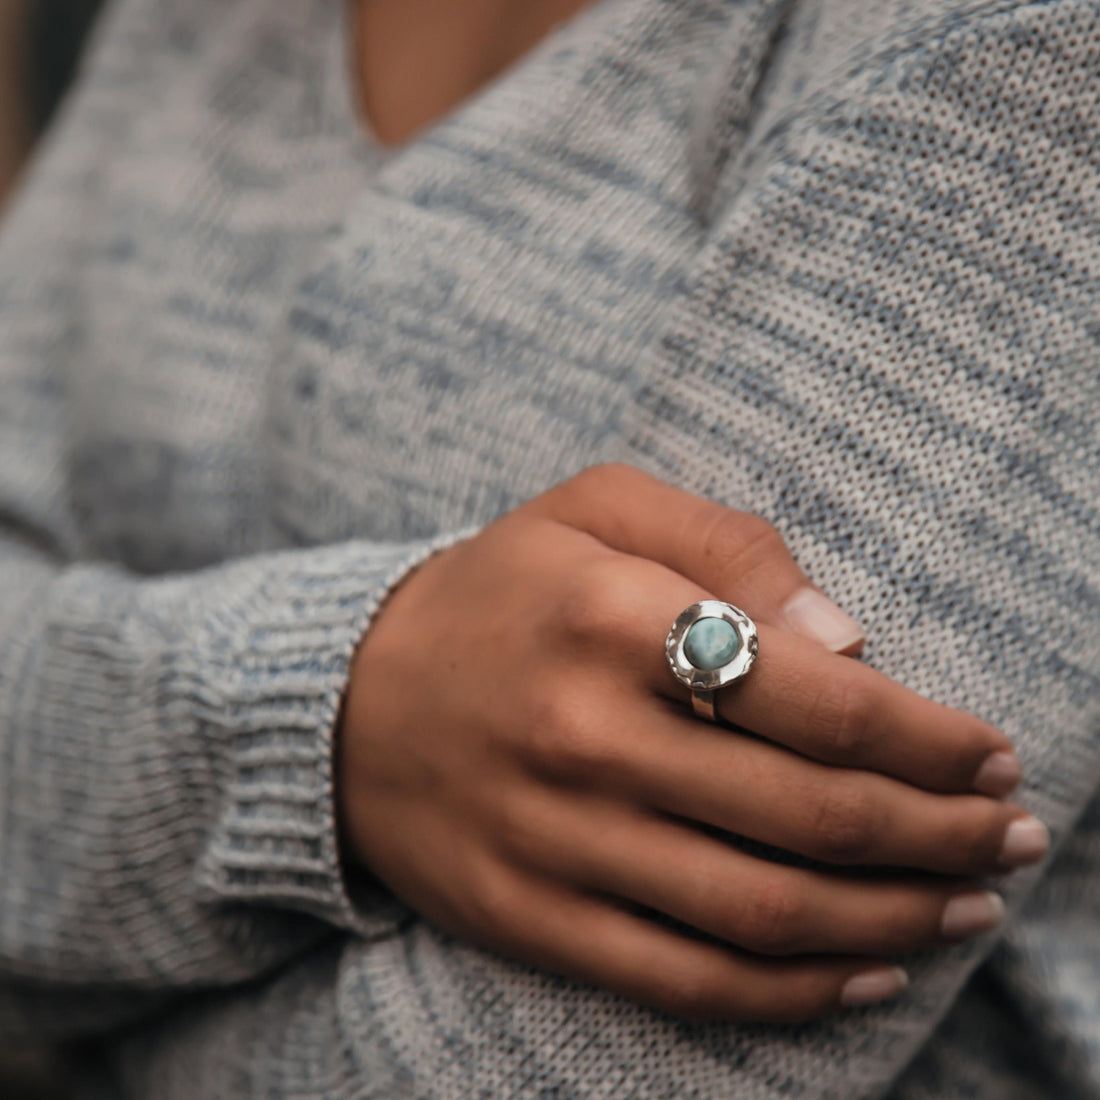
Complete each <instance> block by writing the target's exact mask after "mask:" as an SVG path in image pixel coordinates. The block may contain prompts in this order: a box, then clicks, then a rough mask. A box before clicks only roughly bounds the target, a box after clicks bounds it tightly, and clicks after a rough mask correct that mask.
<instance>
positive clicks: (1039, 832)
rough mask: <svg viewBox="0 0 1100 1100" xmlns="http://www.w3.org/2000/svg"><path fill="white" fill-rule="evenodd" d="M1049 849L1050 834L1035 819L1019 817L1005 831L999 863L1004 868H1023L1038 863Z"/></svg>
mask: <svg viewBox="0 0 1100 1100" xmlns="http://www.w3.org/2000/svg"><path fill="white" fill-rule="evenodd" d="M1049 848H1050V832H1049V830H1048V829H1047V827H1046V826H1045V825H1044V824H1043V823H1042V822H1041V821H1040V820H1039V819H1038V818H1035V817H1021V818H1018V819H1017V820H1016V821H1014V822H1012V824H1011V825H1009V827H1008V828H1007V829H1006V830H1005V842H1004V847H1003V848H1001V863H1002V864H1003V865H1004V866H1006V867H1025V866H1027V864H1029V863H1038V862H1039V860H1041V859H1042V858H1043V856H1045V855H1046V854H1047V849H1049Z"/></svg>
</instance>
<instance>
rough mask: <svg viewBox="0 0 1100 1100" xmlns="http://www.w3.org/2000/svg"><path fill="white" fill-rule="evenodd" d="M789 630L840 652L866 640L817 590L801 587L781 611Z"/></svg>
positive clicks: (848, 618) (851, 621) (847, 616)
mask: <svg viewBox="0 0 1100 1100" xmlns="http://www.w3.org/2000/svg"><path fill="white" fill-rule="evenodd" d="M783 617H784V618H785V619H786V620H787V623H788V625H789V626H790V628H791V629H792V630H793V631H795V633H797V634H801V635H802V636H803V637H805V638H810V639H812V640H813V641H815V642H820V643H821V644H822V645H823V646H824V647H825V648H826V649H831V650H832V651H833V652H834V653H839V652H840V651H841V650H842V649H847V648H848V647H849V646H852V645H855V644H856V642H862V641H864V639H865V638H866V637H867V635H866V634H864V632H863V628H862V627H861V626H860V625H859V623H857V622H856V621H855V619H853V618H851V616H849V615H845V614H844V612H843V611H841V610H840V608H839V607H837V605H836V604H835V603H833V602H832V600H829V599H827V598H826V597H825V596H823V595H822V594H821V593H820V592H818V591H817V589H816V588H808V587H807V588H800V589H799V590H798V591H797V592H796V593H795V594H794V595H793V596H792V597H791V598H790V599H789V600H788V601H787V603H786V605H785V606H784V608H783Z"/></svg>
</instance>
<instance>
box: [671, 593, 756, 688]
mask: <svg viewBox="0 0 1100 1100" xmlns="http://www.w3.org/2000/svg"><path fill="white" fill-rule="evenodd" d="M700 619H724V620H725V621H726V622H727V623H729V624H730V626H732V627H733V629H734V630H735V631H736V632H737V637H738V641H739V642H740V645H739V646H738V648H737V652H736V653H735V654H734V657H733V660H732V661H730V662H729V663H728V664H724V665H722V666H721V667H720V668H713V669H702V668H696V667H695V666H694V665H693V664H692V663H691V662H690V661H689V660H688V659H687V657H686V656H685V655H684V642H685V640H686V639H687V633H688V631H689V630H690V629H691V628H692V626H694V625H695V623H697V622H698V621H699V620H700ZM759 644H760V643H759V639H758V637H757V633H756V623H754V622H753V621H752V619H750V618H749V617H748V615H746V614H745V612H744V611H742V610H741V608H739V607H734V606H733V604H731V603H724V602H723V601H721V600H700V601H699V602H698V603H693V604H692V605H691V606H690V607H685V608H684V610H683V611H681V612H680V614H679V615H678V616H677V617H676V622H674V623H673V624H672V629H671V630H670V631H669V632H668V638H667V639H666V640H665V655H666V656H667V657H668V667H669V668H670V669H671V670H672V675H673V676H675V677H676V679H677V680H679V681H680V683H681V684H683V685H684V687H687V688H691V689H692V690H693V691H717V690H718V689H719V688H724V687H728V686H729V685H730V684H732V683H734V682H735V681H737V680H740V679H741V677H742V676H744V675H745V674H746V673H747V672H748V671H749V669H750V668H752V663H753V661H755V660H756V654H757V651H758V649H759Z"/></svg>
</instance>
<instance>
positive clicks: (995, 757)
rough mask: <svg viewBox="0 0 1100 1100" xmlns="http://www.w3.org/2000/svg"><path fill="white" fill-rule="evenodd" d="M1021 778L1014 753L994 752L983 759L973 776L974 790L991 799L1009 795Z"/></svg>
mask: <svg viewBox="0 0 1100 1100" xmlns="http://www.w3.org/2000/svg"><path fill="white" fill-rule="evenodd" d="M1022 778H1023V771H1022V770H1021V768H1020V761H1019V760H1018V759H1017V757H1016V754H1015V753H1014V752H1005V751H1003V750H1002V751H1001V752H994V753H990V755H989V756H987V757H986V758H985V760H984V761H983V763H982V766H981V767H980V768H979V769H978V774H977V775H976V776H974V790H976V791H977V792H978V794H988V795H990V796H991V797H992V798H1004V796H1005V795H1007V794H1011V793H1012V792H1013V791H1014V790H1015V789H1016V788H1017V787H1018V786H1019V785H1020V780H1021V779H1022Z"/></svg>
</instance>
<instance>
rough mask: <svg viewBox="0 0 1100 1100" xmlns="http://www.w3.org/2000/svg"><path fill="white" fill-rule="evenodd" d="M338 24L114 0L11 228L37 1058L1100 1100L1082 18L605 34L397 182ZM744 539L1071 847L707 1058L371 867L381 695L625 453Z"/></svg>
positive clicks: (9, 430) (501, 98)
mask: <svg viewBox="0 0 1100 1100" xmlns="http://www.w3.org/2000/svg"><path fill="white" fill-rule="evenodd" d="M344 20H345V11H344V5H343V0H117V3H116V4H115V5H114V6H113V8H112V9H111V10H110V12H109V16H108V18H107V20H106V21H105V24H104V25H103V27H102V29H101V33H100V34H99V36H98V40H97V42H96V44H95V48H94V50H93V53H92V58H91V61H90V63H89V67H88V71H87V72H86V74H85V78H84V80H83V82H82V84H81V87H80V90H79V92H78V94H77V95H76V96H75V98H74V99H73V101H72V102H70V104H69V105H68V108H67V110H66V112H65V116H64V118H63V119H62V121H61V122H60V124H59V126H58V127H57V128H56V129H55V130H54V132H53V134H52V136H51V138H50V140H49V142H48V145H47V148H46V149H45V151H44V153H43V154H42V156H41V157H40V160H39V162H38V164H37V165H36V167H35V170H34V172H33V173H32V174H31V176H30V178H29V181H28V183H27V185H26V187H25V190H24V192H23V194H22V197H21V199H20V201H19V202H18V204H17V206H16V207H15V208H14V210H13V212H12V214H11V216H10V218H9V220H8V222H7V224H6V225H5V227H4V231H3V235H2V237H0V1037H3V1038H7V1039H9V1040H10V1039H14V1040H17V1041H18V1040H19V1039H21V1038H23V1037H31V1038H41V1037H44V1036H45V1037H56V1038H60V1039H68V1038H79V1037H83V1036H93V1037H95V1038H96V1043H97V1046H98V1047H99V1048H100V1049H101V1050H103V1051H105V1052H106V1053H107V1056H108V1058H109V1061H110V1064H111V1068H112V1070H113V1073H114V1081H113V1083H112V1085H111V1087H112V1089H113V1090H114V1092H116V1093H121V1094H123V1095H132V1096H135V1097H146V1096H148V1097H157V1098H159V1100H172V1098H176V1097H179V1098H181V1100H182V1098H187V1100H194V1098H200V1097H226V1098H230V1097H233V1098H237V1097H246V1096H270V1097H286V1096H295V1097H340V1098H352V1097H355V1098H361V1100H365V1098H368V1097H371V1098H377V1100H396V1098H405V1097H410V1098H412V1097H415V1098H423V1100H429V1098H430V1100H472V1098H474V1097H483V1098H492V1100H510V1098H516V1100H519V1098H524V1100H526V1098H535V1097H540V1098H559V1100H565V1098H570V1100H597V1098H604V1097H607V1098H615V1100H626V1098H632V1100H656V1098H658V1097H660V1098H663V1100H688V1098H691V1100H712V1098H713V1100H720V1098H721V1100H729V1098H736V1100H778V1098H780V1097H784V1098H790V1097H794V1098H798V1100H804V1098H826V1097H828V1098H834V1100H861V1098H870V1097H880V1096H883V1095H886V1094H888V1093H889V1094H890V1095H891V1096H893V1097H895V1098H896V1100H918V1098H923V1097H928V1098H931V1097H940V1098H942V1097H962V1096H966V1097H977V1098H980V1100H993V1098H996V1100H1005V1098H1009V1100H1012V1098H1017V1097H1019V1098H1023V1097H1053V1096H1057V1097H1059V1098H1073V1097H1086V1096H1091V1097H1097V1096H1100V951H1097V950H1096V948H1095V946H1094V945H1095V942H1096V937H1097V934H1098V932H1100V804H1097V803H1093V807H1092V809H1091V810H1090V808H1089V806H1090V801H1091V800H1092V798H1093V795H1094V793H1095V792H1096V791H1097V789H1098V787H1100V736H1098V734H1100V369H1098V365H1097V356H1098V345H1100V186H1098V183H1100V152H1098V150H1100V3H1098V2H1097V0H1050V2H1043V3H1034V4H1021V3H1001V2H999V0H796V2H792V3H787V4H778V3H775V2H774V0H604V2H602V3H599V4H597V5H596V6H594V7H593V8H591V9H590V10H589V11H587V12H586V13H585V14H583V15H582V16H581V17H580V18H578V19H576V20H575V21H573V22H572V23H571V24H570V25H569V26H567V27H565V28H563V29H562V30H560V31H559V32H557V33H556V34H555V35H553V36H552V37H551V38H550V39H548V40H547V41H546V42H545V43H544V44H543V45H542V46H541V47H540V48H539V49H538V50H537V51H536V53H535V54H533V55H532V56H530V57H529V58H527V59H525V60H524V61H523V62H522V63H521V64H520V65H519V66H517V67H516V68H515V69H514V70H513V71H512V72H510V73H509V74H507V75H506V76H505V77H504V78H503V79H502V80H500V81H498V82H497V83H496V84H494V85H493V86H492V87H490V88H489V89H487V90H486V91H485V92H484V93H483V94H481V95H480V96H478V97H477V98H476V99H475V100H473V101H472V102H470V103H469V104H467V105H465V106H463V107H462V108H461V109H460V110H458V111H457V112H456V113H455V114H454V115H453V116H452V117H451V118H449V119H448V120H446V121H444V122H443V123H442V124H440V125H438V126H436V127H435V128H434V129H432V130H431V131H430V132H428V133H427V134H425V135H424V136H422V137H420V138H418V139H417V140H415V141H413V142H411V143H410V144H409V145H407V146H406V147H404V148H403V149H401V150H400V151H398V152H396V153H393V154H389V155H384V154H383V153H382V152H381V151H380V150H379V149H378V148H377V147H376V145H375V144H374V143H373V142H372V141H371V139H370V136H369V135H368V134H367V133H366V132H365V130H364V128H363V125H362V123H361V122H360V121H359V120H358V119H357V117H356V115H355V113H354V111H353V108H352V103H353V100H354V97H353V94H352V90H351V88H350V87H349V83H350V82H349V80H348V75H347V72H348V63H347V49H346V38H347V35H346V28H345V25H344ZM612 458H614V459H624V460H627V461H632V462H634V463H636V464H638V465H641V466H643V467H645V468H647V469H649V470H650V471H652V472H654V473H656V474H658V475H659V476H662V477H664V478H666V479H668V480H670V481H672V482H674V483H676V484H678V485H680V486H683V487H684V488H687V489H690V490H694V491H697V492H702V493H706V494H708V495H710V496H712V497H713V498H715V499H717V500H720V501H724V502H727V503H729V504H732V505H734V506H737V507H741V508H746V509H750V510H753V511H756V512H759V513H762V514H764V515H766V516H767V517H769V518H770V519H771V520H773V521H774V522H775V523H776V524H777V525H778V526H779V527H780V529H781V530H782V531H783V533H784V535H785V537H786V538H787V540H788V542H789V544H790V545H791V547H792V549H793V551H794V553H795V555H796V557H797V558H798V560H799V561H800V563H801V564H802V565H803V566H804V567H805V568H806V570H807V572H808V573H809V574H810V576H812V577H813V578H814V579H815V580H816V581H817V582H818V583H819V584H821V585H822V587H823V588H824V589H825V590H826V591H827V592H828V593H829V594H830V595H831V596H832V597H833V598H834V599H835V600H836V601H837V602H839V603H840V604H841V605H842V606H844V607H845V608H846V610H848V611H849V612H850V613H851V614H853V615H854V616H855V617H856V618H858V619H859V620H860V622H861V623H862V624H863V625H864V626H865V627H866V628H867V630H868V633H869V639H870V640H869V645H868V648H867V652H866V654H865V659H866V660H867V661H869V662H870V663H871V664H873V665H874V666H875V667H877V668H879V669H881V670H882V671H884V672H885V673H887V674H888V675H890V676H893V677H895V678H896V679H899V680H900V681H902V682H904V683H906V684H908V685H909V686H911V687H913V688H915V689H916V690H918V691H921V692H923V693H925V694H927V695H930V696H933V697H935V698H937V699H939V700H941V701H943V702H945V703H948V704H950V705H953V706H957V707H960V708H964V709H968V710H971V711H974V712H976V713H978V714H980V715H982V716H983V717H984V718H986V719H988V720H990V721H992V722H994V723H997V724H998V725H1000V726H1001V727H1002V728H1003V729H1005V730H1006V731H1007V732H1008V733H1009V735H1010V736H1012V737H1013V739H1014V740H1015V742H1016V744H1017V746H1018V749H1019V752H1020V755H1021V757H1022V760H1023V763H1024V766H1025V772H1026V777H1027V778H1026V783H1025V788H1024V789H1023V791H1022V796H1021V797H1022V801H1023V802H1024V803H1025V804H1026V805H1027V807H1028V808H1029V809H1030V810H1031V811H1033V812H1035V813H1037V814H1038V815H1039V816H1040V817H1041V818H1042V819H1043V820H1044V821H1046V822H1047V823H1048V824H1049V825H1050V826H1051V828H1052V831H1053V834H1054V837H1055V841H1056V844H1057V848H1056V851H1055V854H1054V856H1053V857H1052V858H1051V860H1049V861H1048V863H1047V864H1046V865H1045V866H1044V867H1042V868H1039V869H1036V870H1033V871H1029V872H1026V873H1021V874H1017V875H1015V876H1012V877H1011V878H1009V879H1008V880H1007V881H1006V883H1005V884H1004V888H1005V892H1006V896H1007V900H1008V904H1009V919H1008V921H1007V923H1006V925H1005V927H1004V929H1003V931H1002V934H1001V935H1000V936H996V937H985V938H983V939H979V940H978V941H976V942H973V943H969V944H964V945H961V946H958V947H953V948H950V949H944V950H937V951H931V952H927V953H925V954H923V955H922V956H920V957H918V958H915V959H910V960H907V965H909V966H910V968H911V971H912V974H913V979H914V980H913V985H912V988H911V989H910V990H909V991H908V993H907V994H906V995H904V996H903V997H902V998H900V999H899V1000H898V1001H897V1002H895V1003H893V1004H890V1005H888V1006H884V1007H879V1008H875V1009H868V1010H862V1011H857V1012H846V1013H839V1014H837V1015H835V1016H832V1017H830V1018H829V1019H826V1020H824V1021H822V1022H820V1023H817V1024H813V1025H810V1026H805V1027H798V1028H791V1027H770V1026H744V1025H733V1024H725V1023H712V1024H685V1023H683V1022H680V1021H677V1020H674V1019H671V1018H668V1017H666V1016H663V1015H661V1014H659V1013H656V1012H653V1011H650V1010H648V1009H645V1008H642V1007H639V1006H637V1005H635V1004H633V1003H631V1002H628V1001H626V1000H623V999H621V998H618V997H616V996H614V995H611V994H609V993H606V992H604V991H600V990H595V989H591V988H588V987H586V986H583V985H580V984H578V983H575V982H571V981H567V980H564V979H560V978H557V977H553V976H549V975H546V974H543V973H540V972H537V971H534V970H532V969H530V968H527V967H524V966H521V965H518V964H516V963H513V962H510V961H507V960H504V959H501V958H498V957H496V956H494V955H493V954H491V953H488V952H485V951H483V950H480V949H478V948H475V947H472V946H470V945H468V944H466V943H463V942H461V941H457V940H455V939H454V938H452V937H450V936H448V935H446V934H444V933H442V932H441V931H440V930H438V929H437V928H435V927H433V926H432V925H430V924H429V923H427V922H425V921H423V920H421V919H420V918H419V917H418V916H417V915H416V914H415V913H412V912H410V911H409V910H408V909H406V908H405V907H404V906H403V905H401V904H400V903H399V902H398V901H396V900H395V899H394V898H393V897H392V896H390V895H389V894H388V893H387V892H386V891H385V890H384V889H382V888H381V887H380V886H378V885H372V884H369V883H363V882H361V881H352V880H351V879H349V878H345V876H344V875H343V874H342V872H341V867H340V861H339V853H338V852H337V849H336V843H335V831H334V825H333V805H332V786H333V782H332V771H331V756H330V751H331V735H332V726H333V721H334V715H335V711H336V708H337V705H338V700H339V696H340V693H341V691H342V688H343V686H344V684H345V682H346V678H347V672H348V661H349V657H350V654H351V652H352V649H353V648H354V646H355V644H356V642H357V640H358V639H359V638H360V637H361V635H362V634H363V632H364V630H366V629H367V628H368V626H369V623H370V619H371V615H372V613H373V611H374V610H375V609H376V608H377V606H378V605H379V602H380V601H381V600H382V599H383V598H384V596H385V594H386V592H387V591H388V589H389V587H390V586H391V585H392V583H393V582H394V581H395V580H396V579H398V578H399V577H400V576H401V575H403V573H404V572H405V571H406V570H407V569H408V568H409V567H411V566H412V565H414V564H415V563H417V562H419V561H420V560H422V559H423V557H424V556H425V555H426V554H428V553H430V552H431V551H432V549H433V548H434V547H436V546H442V545H446V544H447V543H448V542H449V541H450V540H453V539H455V538H458V537H462V535H463V534H464V533H466V532H468V531H470V530H474V529H477V528H478V527H479V526H480V525H482V524H484V523H486V522H488V521H489V520H491V519H492V518H494V517H496V516H498V515H500V514H501V513H502V512H504V511H506V510H507V509H509V508H511V507H513V506H514V505H515V504H517V503H518V502H520V501H522V500H524V499H526V498H529V497H530V496H532V495H533V494H535V493H538V492H539V491H541V490H542V489H544V488H546V487H548V486H549V485H551V484H553V483H555V482H557V481H559V480H561V479H562V478H564V477H566V476H568V475H570V474H572V473H574V472H575V471H577V470H579V469H581V468H582V467H584V466H586V465H589V464H591V463H593V462H595V461H599V460H604V459H612Z"/></svg>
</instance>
